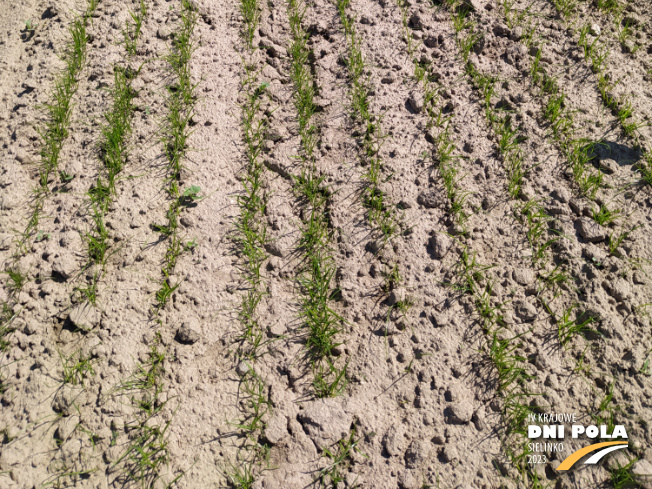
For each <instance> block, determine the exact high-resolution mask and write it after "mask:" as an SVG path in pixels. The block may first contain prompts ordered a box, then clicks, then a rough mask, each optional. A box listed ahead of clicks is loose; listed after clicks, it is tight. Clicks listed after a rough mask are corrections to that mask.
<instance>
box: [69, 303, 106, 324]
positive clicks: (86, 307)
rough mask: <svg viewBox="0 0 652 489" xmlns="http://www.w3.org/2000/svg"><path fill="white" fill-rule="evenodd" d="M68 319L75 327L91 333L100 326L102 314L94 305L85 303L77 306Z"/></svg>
mask: <svg viewBox="0 0 652 489" xmlns="http://www.w3.org/2000/svg"><path fill="white" fill-rule="evenodd" d="M68 319H69V320H70V322H71V323H72V324H73V325H75V327H77V328H79V329H81V330H84V331H90V330H91V329H93V328H94V327H95V326H97V325H98V324H99V322H100V313H99V312H98V311H97V309H95V307H94V306H93V305H92V304H90V303H88V302H83V303H81V304H77V305H76V306H75V307H74V308H73V310H72V311H70V315H69V316H68Z"/></svg>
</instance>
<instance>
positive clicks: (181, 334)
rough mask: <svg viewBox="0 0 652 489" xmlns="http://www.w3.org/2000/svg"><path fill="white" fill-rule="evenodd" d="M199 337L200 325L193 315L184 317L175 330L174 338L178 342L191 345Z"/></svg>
mask: <svg viewBox="0 0 652 489" xmlns="http://www.w3.org/2000/svg"><path fill="white" fill-rule="evenodd" d="M200 338H201V325H200V323H199V320H198V319H197V318H195V317H190V318H188V319H186V320H185V321H184V322H183V323H181V326H180V327H179V329H178V330H177V336H176V340H177V341H178V342H179V343H183V344H186V345H192V344H194V343H197V342H198V341H199V339H200Z"/></svg>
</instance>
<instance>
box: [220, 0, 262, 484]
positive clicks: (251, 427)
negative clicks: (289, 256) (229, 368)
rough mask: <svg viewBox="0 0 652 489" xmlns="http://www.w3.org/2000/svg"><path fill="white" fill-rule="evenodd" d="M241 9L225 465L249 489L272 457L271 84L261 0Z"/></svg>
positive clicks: (243, 0) (248, 1)
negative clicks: (239, 159) (267, 323)
mask: <svg viewBox="0 0 652 489" xmlns="http://www.w3.org/2000/svg"><path fill="white" fill-rule="evenodd" d="M240 13H241V15H242V19H243V24H242V26H241V30H240V37H241V38H242V41H243V53H242V54H241V56H242V61H243V63H242V64H243V69H244V74H243V79H242V93H243V95H244V102H243V103H242V105H241V110H242V115H241V121H242V127H243V142H244V156H245V165H244V169H243V171H242V174H241V178H240V181H241V182H242V186H243V189H242V193H241V195H239V196H238V200H237V203H238V208H239V211H240V213H239V217H238V219H237V221H236V226H235V227H236V229H235V232H234V238H233V239H234V242H235V245H236V253H237V254H238V255H239V256H240V258H241V264H240V275H241V277H242V279H243V281H244V283H245V290H244V292H243V295H242V301H241V303H240V308H239V310H238V319H239V321H240V323H241V325H242V333H241V334H240V336H239V337H238V340H239V342H240V345H239V348H238V352H237V361H238V362H239V363H240V367H239V370H240V373H241V374H242V375H241V377H240V387H239V396H242V398H243V399H242V402H240V403H239V404H240V405H243V406H244V408H243V409H242V418H241V419H240V420H239V421H237V422H236V423H234V425H235V426H236V427H237V428H238V429H239V430H241V432H242V438H243V442H242V443H241V444H240V446H239V447H238V452H237V454H236V460H235V461H234V462H230V463H228V464H227V465H226V466H225V467H224V469H223V470H224V474H225V476H226V477H227V479H228V481H229V483H230V485H231V487H234V488H237V489H248V488H250V487H252V485H253V484H254V482H255V480H256V475H257V473H258V471H259V470H260V468H261V466H263V464H265V463H266V462H267V460H268V455H269V448H268V446H267V444H265V443H264V442H263V443H261V442H260V438H261V436H262V435H263V431H264V427H265V425H264V421H263V418H264V417H265V415H266V414H267V412H268V411H269V409H270V404H269V400H268V397H267V389H266V385H265V382H264V380H263V379H262V378H261V377H260V375H259V374H258V373H257V372H256V368H255V362H256V360H257V358H258V357H259V356H260V355H261V352H260V348H261V347H263V346H264V345H265V343H266V340H265V330H264V327H263V326H262V325H261V324H260V318H259V313H258V311H257V309H258V305H259V304H260V302H261V300H262V298H263V297H264V296H265V294H266V288H267V287H266V285H265V279H264V277H263V274H262V270H263V265H264V263H265V261H266V260H267V259H268V257H269V256H268V253H267V251H266V249H265V245H266V244H267V243H268V241H269V238H268V235H267V225H266V209H267V195H266V193H265V190H264V187H265V185H264V184H265V180H266V179H265V165H264V164H263V162H262V161H261V153H262V151H263V148H264V144H265V136H266V134H267V128H268V124H269V120H268V117H267V115H266V110H265V109H266V108H267V106H266V100H267V97H266V95H267V94H266V89H267V83H265V82H262V81H260V80H259V76H258V75H259V73H260V70H259V69H258V64H257V63H256V59H255V56H256V53H257V52H258V48H257V47H255V46H254V45H253V37H254V33H255V31H256V30H257V29H258V26H259V21H260V16H261V5H260V2H259V1H258V0H241V1H240Z"/></svg>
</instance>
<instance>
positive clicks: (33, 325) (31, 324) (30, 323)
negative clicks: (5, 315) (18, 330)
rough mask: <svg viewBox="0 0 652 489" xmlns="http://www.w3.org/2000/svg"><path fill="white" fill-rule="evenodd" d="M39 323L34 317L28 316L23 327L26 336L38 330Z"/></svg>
mask: <svg viewBox="0 0 652 489" xmlns="http://www.w3.org/2000/svg"><path fill="white" fill-rule="evenodd" d="M40 326H41V324H40V323H39V322H38V321H37V320H36V319H34V318H28V319H27V321H26V322H25V326H24V327H23V333H25V334H26V335H28V336H31V335H33V334H36V333H38V332H39V330H40Z"/></svg>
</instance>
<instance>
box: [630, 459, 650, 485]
mask: <svg viewBox="0 0 652 489" xmlns="http://www.w3.org/2000/svg"><path fill="white" fill-rule="evenodd" d="M632 475H633V476H634V479H636V480H637V481H638V482H640V483H641V484H648V483H650V482H652V463H650V462H648V461H647V460H646V459H644V458H643V459H641V460H639V461H637V462H636V463H635V464H634V465H633V467H632Z"/></svg>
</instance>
